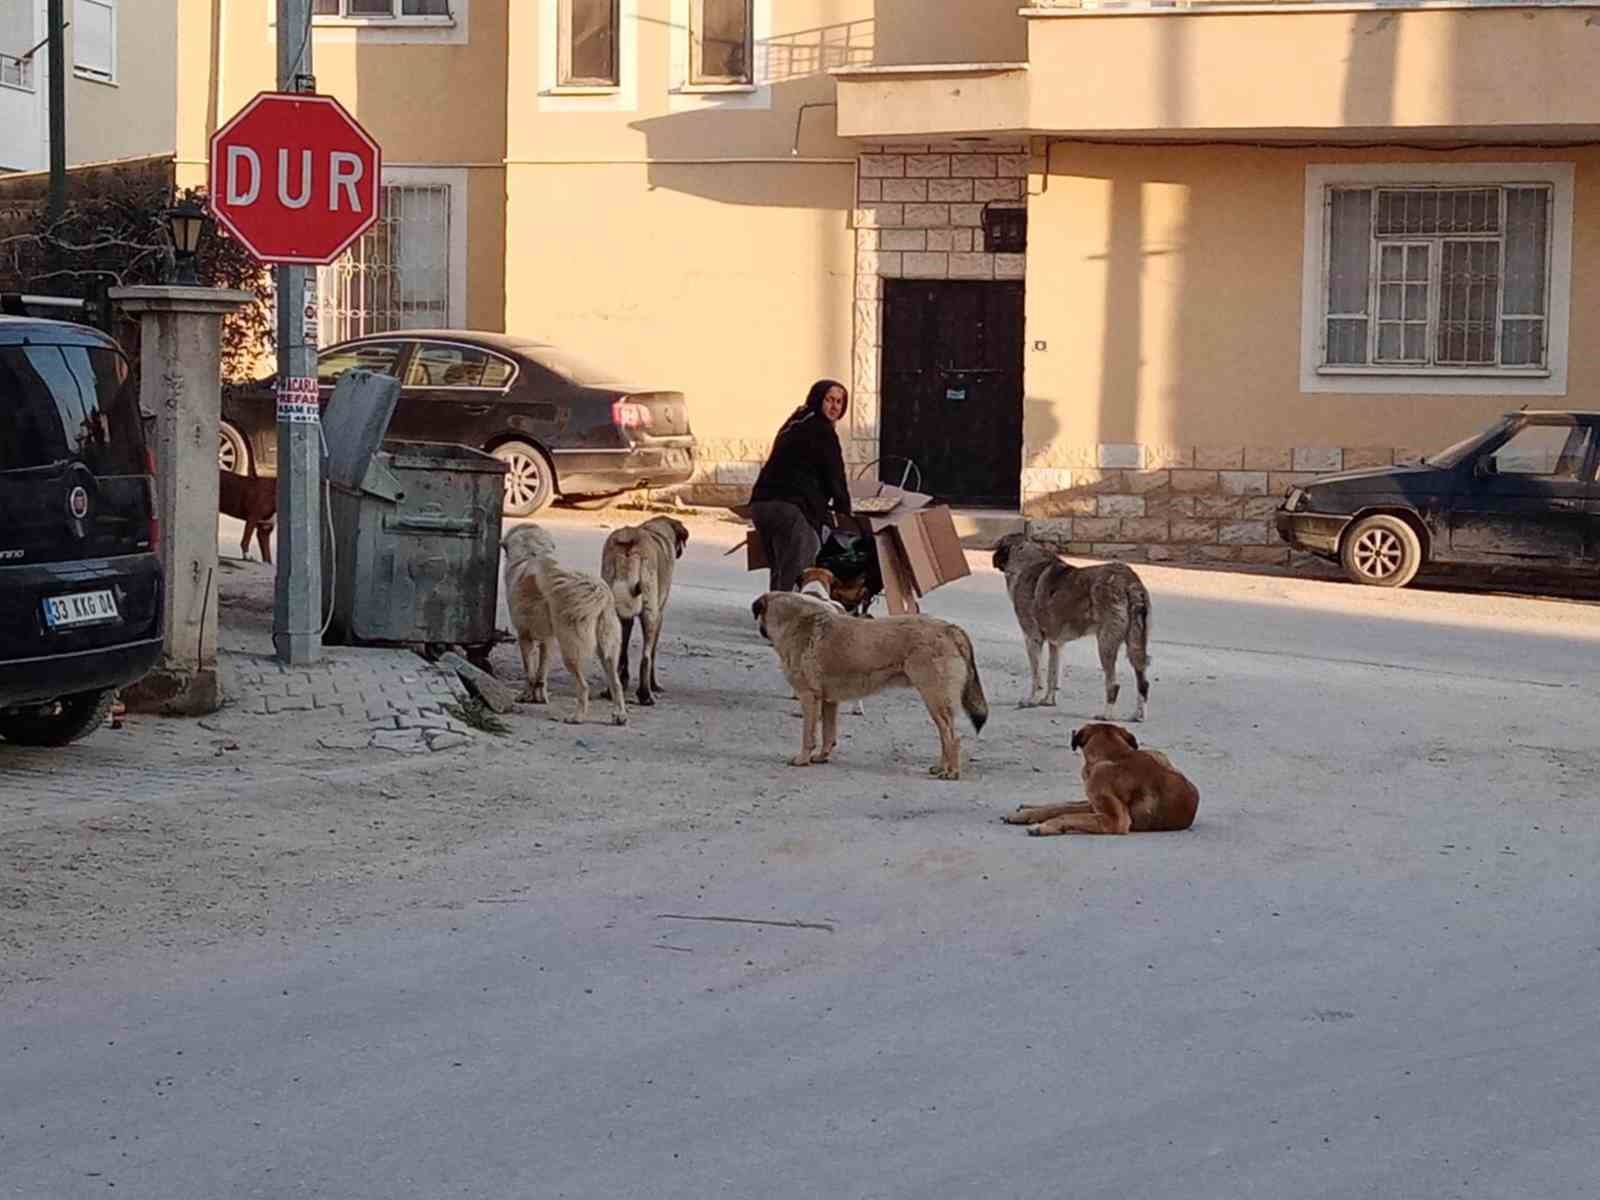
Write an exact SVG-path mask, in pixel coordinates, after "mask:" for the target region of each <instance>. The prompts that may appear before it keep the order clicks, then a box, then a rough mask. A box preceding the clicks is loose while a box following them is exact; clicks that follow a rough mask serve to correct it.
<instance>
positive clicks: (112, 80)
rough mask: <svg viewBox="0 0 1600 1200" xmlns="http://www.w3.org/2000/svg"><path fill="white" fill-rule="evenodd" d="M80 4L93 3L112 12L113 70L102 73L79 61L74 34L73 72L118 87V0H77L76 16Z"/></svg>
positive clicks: (90, 81)
mask: <svg viewBox="0 0 1600 1200" xmlns="http://www.w3.org/2000/svg"><path fill="white" fill-rule="evenodd" d="M79 4H93V5H95V6H96V7H98V8H103V9H105V10H106V11H107V12H108V13H110V14H111V70H110V72H109V73H102V72H101V71H98V70H96V69H95V68H93V67H86V66H84V65H83V64H82V63H80V62H79V61H78V42H77V37H76V35H74V37H73V42H72V73H73V74H74V75H75V76H77V77H78V78H79V79H83V80H87V81H88V82H89V83H103V84H106V85H107V86H109V87H116V86H117V78H118V62H117V42H118V41H119V40H120V39H119V38H118V13H117V0H75V3H74V4H73V6H72V7H73V10H74V17H75V16H76V10H77V7H78V5H79Z"/></svg>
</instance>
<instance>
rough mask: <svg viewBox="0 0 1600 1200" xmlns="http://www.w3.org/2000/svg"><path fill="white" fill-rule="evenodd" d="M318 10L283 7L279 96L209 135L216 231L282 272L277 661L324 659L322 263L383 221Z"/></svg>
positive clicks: (374, 157)
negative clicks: (317, 59) (316, 60)
mask: <svg viewBox="0 0 1600 1200" xmlns="http://www.w3.org/2000/svg"><path fill="white" fill-rule="evenodd" d="M310 3H311V0H277V11H278V92H277V93H271V92H268V93H263V94H262V95H259V96H257V97H256V98H255V99H254V100H252V101H251V102H250V103H249V104H247V105H246V106H245V107H244V108H243V109H241V110H240V111H239V113H237V114H236V115H235V116H234V117H233V118H232V119H230V120H229V121H228V122H227V123H226V124H224V125H223V126H222V127H221V128H220V129H218V130H217V132H216V133H215V134H214V135H213V136H212V140H211V188H210V192H211V206H212V211H213V213H214V214H215V215H216V218H217V221H218V223H219V224H221V225H222V226H224V227H225V228H226V229H227V230H228V231H229V232H230V233H232V234H233V235H234V236H235V237H236V238H238V239H239V240H240V241H241V242H243V243H244V245H245V246H246V247H247V248H248V249H249V250H250V252H251V253H252V254H254V255H255V256H256V258H257V259H259V260H260V261H261V262H263V263H272V264H276V268H275V291H276V293H277V334H278V377H277V382H278V396H277V416H278V429H277V433H278V574H277V590H276V594H275V597H274V604H273V623H272V641H273V645H274V647H275V648H276V650H277V654H278V657H279V659H281V660H282V661H284V662H288V663H309V662H315V661H316V660H317V659H319V658H321V656H322V628H323V590H324V589H323V581H322V536H321V534H322V527H321V515H322V495H321V492H322V450H323V443H322V413H321V405H320V403H319V401H318V390H317V362H316V359H317V295H316V275H315V274H314V271H315V268H316V265H317V264H320V263H330V262H332V261H334V259H335V258H337V257H338V255H339V254H340V253H341V252H342V251H343V250H344V249H345V247H347V246H348V245H350V243H352V242H353V241H355V240H356V238H358V237H360V235H361V234H362V232H363V231H365V230H366V229H367V228H368V227H370V226H371V225H372V223H373V222H374V221H375V220H376V219H377V215H378V203H379V196H380V188H381V179H380V175H381V159H380V155H379V151H378V147H377V144H376V143H374V142H373V141H372V139H371V138H370V137H368V136H367V134H366V133H365V132H364V131H363V130H362V129H361V127H360V125H358V124H357V123H356V121H355V119H354V118H353V117H351V116H350V114H349V113H347V112H345V110H344V109H343V108H342V107H340V105H339V103H338V102H337V101H336V100H334V99H333V98H332V97H329V96H318V95H315V94H314V93H315V90H316V89H315V83H314V82H313V76H312V73H311V8H310Z"/></svg>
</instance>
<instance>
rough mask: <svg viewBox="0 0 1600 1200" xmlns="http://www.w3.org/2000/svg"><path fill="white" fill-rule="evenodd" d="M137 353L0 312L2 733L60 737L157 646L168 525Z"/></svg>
mask: <svg viewBox="0 0 1600 1200" xmlns="http://www.w3.org/2000/svg"><path fill="white" fill-rule="evenodd" d="M131 376H132V372H131V371H130V370H129V366H128V360H127V359H126V358H125V357H124V356H123V354H122V351H121V350H119V349H118V348H117V344H116V343H115V342H114V341H112V340H111V339H110V338H108V337H107V336H105V335H104V334H102V333H100V332H99V331H98V330H95V329H92V328H89V327H88V326H85V325H75V324H71V323H68V322H64V321H46V320H36V319H33V318H29V317H0V739H3V740H5V741H8V742H12V743H15V744H18V745H24V746H60V745H65V744H66V743H67V742H71V741H76V740H77V739H78V738H81V737H85V736H87V735H88V734H90V733H92V732H93V731H94V730H95V729H97V728H98V727H99V726H100V724H101V723H102V722H103V721H104V720H105V717H106V713H107V711H108V710H109V709H110V707H111V704H112V701H113V700H114V698H115V695H116V689H117V688H120V687H123V686H125V685H127V684H129V683H132V682H133V681H135V680H137V679H139V678H141V677H142V676H143V675H145V674H146V673H147V672H148V671H149V670H150V668H151V667H153V666H154V665H155V663H156V660H157V659H158V658H160V656H161V648H162V647H161V605H162V587H161V564H160V561H159V560H158V558H157V553H158V551H159V549H160V525H159V522H158V518H157V512H158V509H157V507H156V498H155V480H154V474H155V471H154V463H153V461H152V460H151V457H150V454H149V451H148V450H147V449H146V447H145V439H144V429H143V426H142V422H141V418H140V411H139V397H138V389H137V387H136V386H135V385H134V383H133V381H132V378H131Z"/></svg>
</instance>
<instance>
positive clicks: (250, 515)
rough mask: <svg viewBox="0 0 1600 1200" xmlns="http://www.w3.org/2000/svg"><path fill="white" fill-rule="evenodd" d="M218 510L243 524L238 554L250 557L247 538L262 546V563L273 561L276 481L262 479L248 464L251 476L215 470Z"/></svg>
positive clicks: (275, 522)
mask: <svg viewBox="0 0 1600 1200" xmlns="http://www.w3.org/2000/svg"><path fill="white" fill-rule="evenodd" d="M217 509H218V511H219V512H223V513H226V514H227V515H228V516H230V517H238V518H239V519H240V520H241V521H243V522H244V540H243V541H242V542H241V543H240V544H239V553H240V554H242V555H243V556H244V557H245V558H249V557H250V538H251V536H252V535H253V536H254V537H255V539H256V544H257V545H259V546H260V547H261V561H262V562H264V563H270V562H271V561H272V541H271V539H272V531H273V529H274V527H276V525H277V523H278V480H277V477H276V476H273V475H268V476H267V477H266V478H265V479H263V478H262V477H261V476H259V475H257V474H256V473H255V464H254V463H251V464H250V474H248V475H235V474H234V473H233V472H232V471H223V470H221V469H220V468H219V469H218V479H217Z"/></svg>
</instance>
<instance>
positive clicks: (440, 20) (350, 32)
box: [261, 0, 472, 46]
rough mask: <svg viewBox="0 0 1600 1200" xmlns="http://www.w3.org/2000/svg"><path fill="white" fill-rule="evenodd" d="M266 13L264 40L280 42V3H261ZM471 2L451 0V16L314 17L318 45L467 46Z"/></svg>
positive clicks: (266, 0)
mask: <svg viewBox="0 0 1600 1200" xmlns="http://www.w3.org/2000/svg"><path fill="white" fill-rule="evenodd" d="M261 6H262V10H263V11H264V12H265V14H266V19H265V20H264V21H263V23H262V24H263V32H264V38H265V41H266V43H267V45H269V46H276V45H277V43H278V0H261ZM471 10H472V0H450V15H449V16H448V17H332V16H313V17H312V18H311V25H312V27H313V28H314V29H315V30H316V31H317V45H319V46H324V45H327V46H349V45H356V46H366V45H375V46H422V45H429V46H437V45H456V46H464V45H466V44H467V41H468V37H467V31H468V29H469V28H470V27H471V24H472V11H471Z"/></svg>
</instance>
